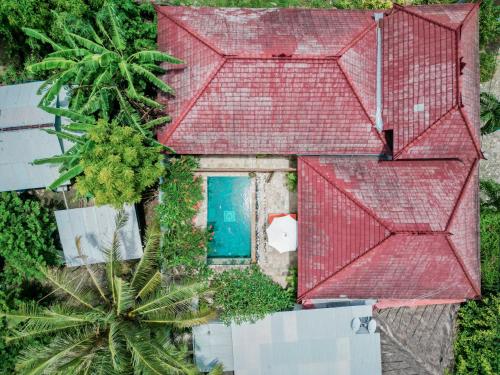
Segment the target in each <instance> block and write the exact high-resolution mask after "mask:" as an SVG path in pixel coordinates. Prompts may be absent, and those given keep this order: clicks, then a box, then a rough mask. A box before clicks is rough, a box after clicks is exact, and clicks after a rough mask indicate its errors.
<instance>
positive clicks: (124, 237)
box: [55, 206, 142, 267]
mask: <svg viewBox="0 0 500 375" xmlns="http://www.w3.org/2000/svg"><path fill="white" fill-rule="evenodd" d="M124 209H125V212H126V213H127V214H128V220H127V223H126V224H125V226H124V227H123V229H121V230H120V232H119V236H120V245H121V246H120V252H121V257H122V259H123V260H127V259H137V258H140V257H141V256H142V244H141V237H140V234H139V225H138V223H137V216H136V214H135V208H134V206H125V208H124ZM116 213H117V211H116V210H115V209H114V208H112V207H111V206H101V207H95V206H94V207H85V208H73V209H70V210H61V211H56V212H55V215H56V221H57V228H58V230H59V237H60V239H61V244H62V247H63V251H64V258H65V259H66V265H67V266H69V267H72V266H81V265H83V264H84V263H83V259H82V258H81V257H80V256H79V254H78V252H77V249H76V245H75V238H76V237H77V236H80V237H81V248H82V251H83V254H84V256H86V260H87V263H88V264H94V263H103V262H104V261H105V256H104V254H103V252H102V250H101V249H102V248H105V247H107V246H109V245H110V243H111V239H112V236H113V232H114V230H115V216H116Z"/></svg>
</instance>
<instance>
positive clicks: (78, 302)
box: [1, 211, 213, 375]
mask: <svg viewBox="0 0 500 375" xmlns="http://www.w3.org/2000/svg"><path fill="white" fill-rule="evenodd" d="M126 220H127V218H126V216H125V214H124V212H123V211H120V213H119V214H118V215H117V217H116V229H115V232H114V234H113V236H112V240H111V243H110V245H109V247H108V248H106V249H104V252H105V254H106V256H107V263H106V266H105V268H104V270H103V274H102V275H101V274H100V273H97V272H95V270H94V269H93V268H92V267H91V266H88V265H86V266H85V268H84V269H82V270H81V271H82V272H80V273H79V274H77V275H76V277H75V273H74V272H72V271H69V270H67V269H63V270H59V269H51V268H43V269H42V270H41V271H42V272H43V274H44V276H45V278H46V279H47V282H49V283H50V284H52V285H53V287H54V288H55V291H56V294H55V295H56V296H57V297H58V299H56V300H55V301H54V302H53V303H51V304H50V305H49V306H41V305H37V304H34V303H30V304H22V305H21V306H20V307H19V309H18V310H17V311H15V312H8V311H4V312H3V313H2V314H1V316H2V317H5V318H6V319H7V321H8V323H9V335H8V337H7V338H6V340H7V342H9V343H11V342H12V343H16V342H23V341H24V340H26V339H30V338H36V337H48V338H49V342H48V343H46V344H41V343H39V342H33V343H30V344H29V346H28V347H27V349H25V350H24V351H23V353H22V354H21V356H20V357H19V358H18V361H17V364H16V370H17V372H18V373H21V374H34V373H37V374H41V373H46V374H54V373H57V374H96V373H105V374H118V373H119V374H125V373H127V374H129V373H136V374H144V375H149V374H155V375H157V374H170V373H171V374H193V373H195V368H194V366H193V365H192V364H190V363H188V362H187V361H186V357H187V354H188V353H187V350H186V348H185V347H181V348H176V347H175V346H174V344H173V334H172V333H173V332H174V331H179V330H183V329H185V328H188V327H192V326H194V325H197V324H201V323H204V322H206V321H207V320H208V319H210V318H211V317H213V313H212V311H210V310H209V309H206V308H204V309H196V308H194V301H195V300H200V302H202V301H204V300H205V298H204V296H205V294H206V293H207V291H208V289H207V287H206V285H204V284H189V285H188V284H186V285H174V284H172V283H171V282H169V281H168V280H166V279H165V278H164V277H163V276H162V275H161V274H160V272H159V271H158V269H157V264H156V256H157V252H158V240H159V234H158V230H157V229H156V228H153V229H150V230H149V232H148V234H147V238H148V240H147V244H146V246H145V249H144V255H143V257H142V258H141V260H140V261H139V262H138V263H137V265H136V267H135V269H134V270H133V272H132V274H131V275H129V274H128V273H127V272H126V270H125V267H122V263H121V262H120V246H121V243H120V240H119V234H118V233H119V230H120V229H121V228H122V227H123V225H125V223H126ZM76 243H77V247H78V249H79V251H82V249H80V247H79V240H78V239H77V240H76ZM203 304H204V305H206V303H203Z"/></svg>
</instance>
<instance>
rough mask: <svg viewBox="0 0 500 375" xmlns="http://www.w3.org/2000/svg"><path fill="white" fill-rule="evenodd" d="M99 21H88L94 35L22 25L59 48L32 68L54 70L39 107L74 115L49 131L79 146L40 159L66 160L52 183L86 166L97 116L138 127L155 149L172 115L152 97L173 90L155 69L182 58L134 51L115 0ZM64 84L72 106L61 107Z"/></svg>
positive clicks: (97, 19)
mask: <svg viewBox="0 0 500 375" xmlns="http://www.w3.org/2000/svg"><path fill="white" fill-rule="evenodd" d="M95 24H96V25H97V26H96V27H97V30H94V28H92V27H91V26H89V29H90V31H91V35H92V38H91V39H89V38H86V37H84V36H81V35H77V34H75V33H73V32H70V31H69V30H68V29H66V28H64V29H63V30H62V35H63V41H62V42H56V41H54V40H52V39H51V38H49V37H48V36H46V35H45V34H43V33H41V32H39V31H37V30H34V29H30V28H24V29H23V30H24V31H25V33H26V34H27V35H28V36H29V37H31V38H34V39H36V40H39V41H41V42H44V43H46V44H48V45H50V46H51V47H52V48H53V49H54V52H52V53H50V54H48V55H47V57H46V58H45V59H44V60H43V61H41V62H38V63H35V64H32V65H30V66H29V71H30V72H32V73H36V74H39V73H44V72H50V73H52V75H51V76H50V77H49V78H48V79H47V80H46V81H45V83H44V84H43V85H42V86H41V88H40V91H41V92H43V96H42V99H41V101H40V107H41V108H42V109H44V110H45V111H47V112H49V113H52V114H54V115H56V116H61V117H67V118H69V119H70V120H72V121H73V123H71V124H69V125H66V126H65V127H63V130H60V129H57V130H47V131H48V132H49V133H53V134H55V135H56V136H58V137H59V138H60V139H61V138H63V139H67V140H69V141H70V142H73V143H74V146H73V147H71V148H69V149H68V150H67V151H66V152H65V153H64V155H62V156H61V155H57V156H55V157H53V158H49V159H44V160H42V161H36V163H48V162H50V163H56V164H61V176H60V178H58V179H57V180H56V181H54V183H53V184H51V185H50V186H49V187H50V188H54V187H57V186H59V185H60V184H61V183H63V182H65V181H68V180H70V179H72V178H74V177H76V176H78V175H80V174H81V173H82V172H83V167H82V165H80V158H81V155H83V154H85V153H86V152H87V151H88V149H89V147H90V144H89V137H87V138H85V137H83V136H84V135H85V134H86V133H87V132H88V131H89V129H91V128H92V127H94V126H95V124H96V123H97V121H98V119H104V120H106V121H109V120H110V119H113V120H114V121H115V122H116V123H118V124H120V126H130V127H133V128H135V129H136V130H137V131H138V132H139V133H140V134H142V136H143V137H145V139H146V140H147V142H144V147H148V146H152V147H153V148H155V149H156V146H159V145H160V144H159V143H158V142H157V141H155V140H154V133H153V130H154V128H155V127H157V126H159V125H162V124H165V123H166V122H167V121H169V119H170V118H169V117H168V116H164V115H163V114H162V113H161V112H160V110H161V108H162V105H160V104H159V103H157V102H156V101H155V100H154V99H153V98H154V97H155V95H156V90H160V91H163V92H166V93H170V94H172V93H173V90H172V89H171V88H170V87H169V86H168V85H167V84H166V83H165V82H163V81H162V80H161V79H159V78H158V77H156V75H155V74H156V73H162V72H164V70H163V69H161V68H159V67H158V65H157V63H159V62H167V63H170V64H180V63H182V61H181V60H178V59H176V58H174V57H172V56H170V55H168V54H166V53H162V52H159V51H155V50H148V51H141V50H140V51H136V52H133V53H132V52H130V51H129V50H128V49H127V46H126V44H125V39H124V37H123V35H122V34H123V27H122V26H121V24H120V19H119V18H118V17H117V15H116V11H115V7H114V6H113V4H112V3H111V2H106V3H105V4H104V6H103V9H102V11H101V12H99V13H98V15H97V16H96V18H95ZM63 88H67V89H68V90H69V108H67V109H66V108H57V107H58V105H57V104H58V100H59V94H60V91H61V90H62V89H63ZM54 103H56V108H54ZM82 137H83V139H82ZM141 192H142V191H137V193H139V194H140V193H141ZM129 203H131V202H129Z"/></svg>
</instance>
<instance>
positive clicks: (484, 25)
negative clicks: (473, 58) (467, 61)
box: [479, 0, 500, 48]
mask: <svg viewBox="0 0 500 375" xmlns="http://www.w3.org/2000/svg"><path fill="white" fill-rule="evenodd" d="M499 37H500V6H499V5H498V2H496V1H495V0H482V1H481V6H480V8H479V46H480V47H481V48H487V47H490V46H491V45H492V44H495V43H498V41H499V40H498V39H499Z"/></svg>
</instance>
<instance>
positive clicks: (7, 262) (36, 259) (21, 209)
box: [0, 193, 60, 374]
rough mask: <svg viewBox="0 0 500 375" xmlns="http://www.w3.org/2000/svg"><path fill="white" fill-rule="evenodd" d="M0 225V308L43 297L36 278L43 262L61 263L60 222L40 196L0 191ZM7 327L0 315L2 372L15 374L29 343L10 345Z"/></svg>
mask: <svg viewBox="0 0 500 375" xmlns="http://www.w3.org/2000/svg"><path fill="white" fill-rule="evenodd" d="M0 228H1V230H0V311H11V310H14V309H17V308H19V307H20V306H21V304H23V303H25V302H28V301H31V300H38V299H40V298H41V297H43V294H44V293H45V291H44V288H43V287H42V286H41V284H40V283H38V282H37V281H36V280H35V279H33V278H41V277H42V275H41V273H40V271H39V265H57V264H60V258H59V250H57V238H56V224H55V218H54V215H53V214H52V213H51V212H50V211H49V210H48V209H47V208H46V207H44V206H43V205H42V204H41V203H40V201H39V200H38V199H36V197H34V196H31V195H27V194H22V195H21V196H19V195H18V194H17V193H0ZM45 301H47V300H45ZM6 329H7V327H6V325H5V322H4V321H3V319H0V337H1V339H0V363H1V364H2V365H1V366H0V367H1V368H0V373H2V374H11V373H13V367H14V363H15V358H16V356H17V354H18V353H19V351H20V350H21V349H22V348H23V347H24V345H25V343H24V342H23V343H12V344H10V345H6V343H5V341H4V339H3V337H4V336H5V335H6V333H7V332H6ZM27 341H28V342H35V341H36V340H27Z"/></svg>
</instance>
